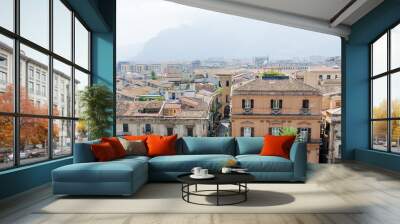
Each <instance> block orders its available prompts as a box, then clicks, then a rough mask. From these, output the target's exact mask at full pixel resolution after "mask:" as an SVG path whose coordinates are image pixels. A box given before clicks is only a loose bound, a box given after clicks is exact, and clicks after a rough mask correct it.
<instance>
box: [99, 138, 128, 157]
mask: <svg viewBox="0 0 400 224" xmlns="http://www.w3.org/2000/svg"><path fill="white" fill-rule="evenodd" d="M101 142H108V143H110V145H111V146H112V148H113V149H114V152H115V155H116V156H117V158H122V157H125V156H126V151H125V149H124V147H123V146H122V144H121V142H120V141H119V139H118V138H117V137H104V138H101Z"/></svg>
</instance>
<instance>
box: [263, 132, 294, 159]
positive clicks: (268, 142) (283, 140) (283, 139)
mask: <svg viewBox="0 0 400 224" xmlns="http://www.w3.org/2000/svg"><path fill="white" fill-rule="evenodd" d="M295 140H296V136H274V135H266V136H265V137H264V146H263V148H262V149H261V153H260V155H262V156H280V157H284V158H286V159H289V154H290V148H291V147H292V145H293V142H294V141H295Z"/></svg>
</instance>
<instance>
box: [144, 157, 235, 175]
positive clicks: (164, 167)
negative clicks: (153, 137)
mask: <svg viewBox="0 0 400 224" xmlns="http://www.w3.org/2000/svg"><path fill="white" fill-rule="evenodd" d="M230 159H235V158H234V157H233V156H231V155H215V154H214V155H175V156H158V157H154V158H152V159H150V160H149V170H150V171H153V172H154V171H163V172H171V171H174V172H190V171H191V170H192V168H193V167H196V166H200V167H203V168H205V169H209V170H210V171H213V172H216V171H219V170H220V169H221V168H222V167H223V166H224V165H225V164H226V163H227V161H228V160H230Z"/></svg>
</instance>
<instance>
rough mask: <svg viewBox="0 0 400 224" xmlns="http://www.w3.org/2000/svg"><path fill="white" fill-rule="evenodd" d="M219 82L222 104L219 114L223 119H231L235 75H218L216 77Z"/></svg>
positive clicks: (219, 100) (220, 101)
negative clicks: (233, 78)
mask: <svg viewBox="0 0 400 224" xmlns="http://www.w3.org/2000/svg"><path fill="white" fill-rule="evenodd" d="M216 76H217V78H218V80H219V87H220V92H219V93H220V95H219V99H218V102H219V103H220V104H221V107H220V108H219V113H220V114H221V115H222V117H221V118H222V119H223V118H229V116H230V112H231V106H230V105H231V89H232V84H233V83H232V77H233V74H231V73H225V74H217V75H216Z"/></svg>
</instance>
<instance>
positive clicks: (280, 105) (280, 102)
mask: <svg viewBox="0 0 400 224" xmlns="http://www.w3.org/2000/svg"><path fill="white" fill-rule="evenodd" d="M282 104H283V101H282V100H279V109H282Z"/></svg>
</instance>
